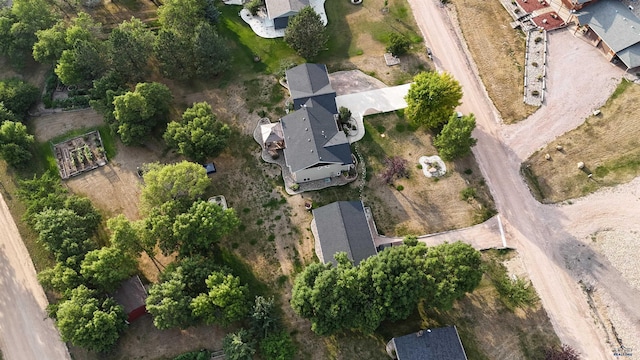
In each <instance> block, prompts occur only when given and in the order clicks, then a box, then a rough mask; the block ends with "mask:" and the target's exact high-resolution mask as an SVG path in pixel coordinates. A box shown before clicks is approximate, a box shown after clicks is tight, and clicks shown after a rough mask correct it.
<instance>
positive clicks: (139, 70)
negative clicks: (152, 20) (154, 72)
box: [107, 17, 155, 83]
mask: <svg viewBox="0 0 640 360" xmlns="http://www.w3.org/2000/svg"><path fill="white" fill-rule="evenodd" d="M154 41H155V35H154V34H153V33H152V32H151V31H150V30H149V29H148V28H147V26H146V25H145V24H144V23H143V22H142V21H140V19H136V18H133V17H132V18H131V20H129V21H124V22H122V23H121V24H120V25H118V27H116V28H115V29H113V30H112V31H111V34H109V40H108V45H107V46H108V49H109V60H110V63H111V68H112V69H113V71H115V72H117V73H118V74H119V76H120V77H121V78H123V79H127V82H129V83H135V82H137V81H141V80H143V79H144V78H145V75H147V74H148V73H149V68H148V66H147V63H148V61H149V57H150V56H151V55H152V54H153V42H154Z"/></svg>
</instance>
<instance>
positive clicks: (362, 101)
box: [336, 83, 411, 144]
mask: <svg viewBox="0 0 640 360" xmlns="http://www.w3.org/2000/svg"><path fill="white" fill-rule="evenodd" d="M410 86H411V83H409V84H404V85H398V86H392V87H386V88H382V89H376V90H369V91H363V92H358V93H354V94H348V95H340V96H337V97H336V105H337V106H338V109H339V108H340V107H341V106H344V107H346V108H348V109H349V110H351V117H352V118H353V119H354V120H355V121H356V124H357V125H356V126H357V127H358V131H357V132H355V134H354V135H352V136H348V139H349V142H350V143H352V144H353V143H354V142H356V141H358V140H360V139H362V137H363V136H364V121H363V118H364V117H365V116H366V115H373V114H379V113H385V112H390V111H396V110H400V109H404V108H406V107H407V102H406V101H405V100H404V97H405V96H406V95H407V92H408V91H409V87H410Z"/></svg>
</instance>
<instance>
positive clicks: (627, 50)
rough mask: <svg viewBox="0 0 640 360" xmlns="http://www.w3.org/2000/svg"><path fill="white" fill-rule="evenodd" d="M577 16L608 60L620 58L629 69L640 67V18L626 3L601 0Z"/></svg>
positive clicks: (587, 34) (616, 0) (615, 0)
mask: <svg viewBox="0 0 640 360" xmlns="http://www.w3.org/2000/svg"><path fill="white" fill-rule="evenodd" d="M575 16H576V18H577V19H578V23H579V25H580V26H586V27H587V32H586V36H587V37H591V38H594V40H595V45H596V47H598V48H599V49H601V50H602V51H603V52H604V53H605V55H606V56H607V59H609V60H610V61H612V60H615V59H618V60H620V61H622V63H624V64H625V66H626V67H627V68H629V69H632V68H635V67H638V66H640V19H638V17H637V16H636V15H635V14H634V13H633V12H632V11H631V10H630V9H629V8H627V6H625V5H624V4H623V3H622V2H620V1H618V0H599V1H597V2H593V3H590V4H589V5H588V6H585V7H584V8H583V9H582V10H581V11H580V12H578V13H577V14H575Z"/></svg>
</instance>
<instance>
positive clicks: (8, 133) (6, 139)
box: [0, 121, 34, 167]
mask: <svg viewBox="0 0 640 360" xmlns="http://www.w3.org/2000/svg"><path fill="white" fill-rule="evenodd" d="M33 141H34V140H33V135H30V134H29V133H27V127H26V126H25V125H24V124H23V123H21V122H14V121H5V122H3V123H2V125H1V126H0V156H2V158H3V159H4V160H5V161H6V162H7V164H9V165H11V166H14V167H19V166H22V165H24V164H25V163H27V162H28V161H29V160H31V152H29V148H30V146H31V144H33Z"/></svg>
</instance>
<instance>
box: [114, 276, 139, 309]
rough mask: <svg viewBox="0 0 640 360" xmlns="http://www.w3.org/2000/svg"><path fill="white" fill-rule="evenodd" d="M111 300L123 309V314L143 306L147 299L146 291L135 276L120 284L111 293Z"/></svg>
mask: <svg viewBox="0 0 640 360" xmlns="http://www.w3.org/2000/svg"><path fill="white" fill-rule="evenodd" d="M113 298H114V299H115V300H116V302H117V303H118V304H120V305H122V307H123V308H124V311H125V313H127V314H128V313H130V312H132V311H133V310H135V309H137V308H139V307H141V306H144V305H145V300H146V299H147V290H146V289H145V288H144V286H143V285H142V281H140V277H138V275H135V276H133V277H131V278H129V279H127V280H125V281H123V282H122V285H120V287H119V288H118V290H116V291H115V292H114V293H113Z"/></svg>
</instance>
